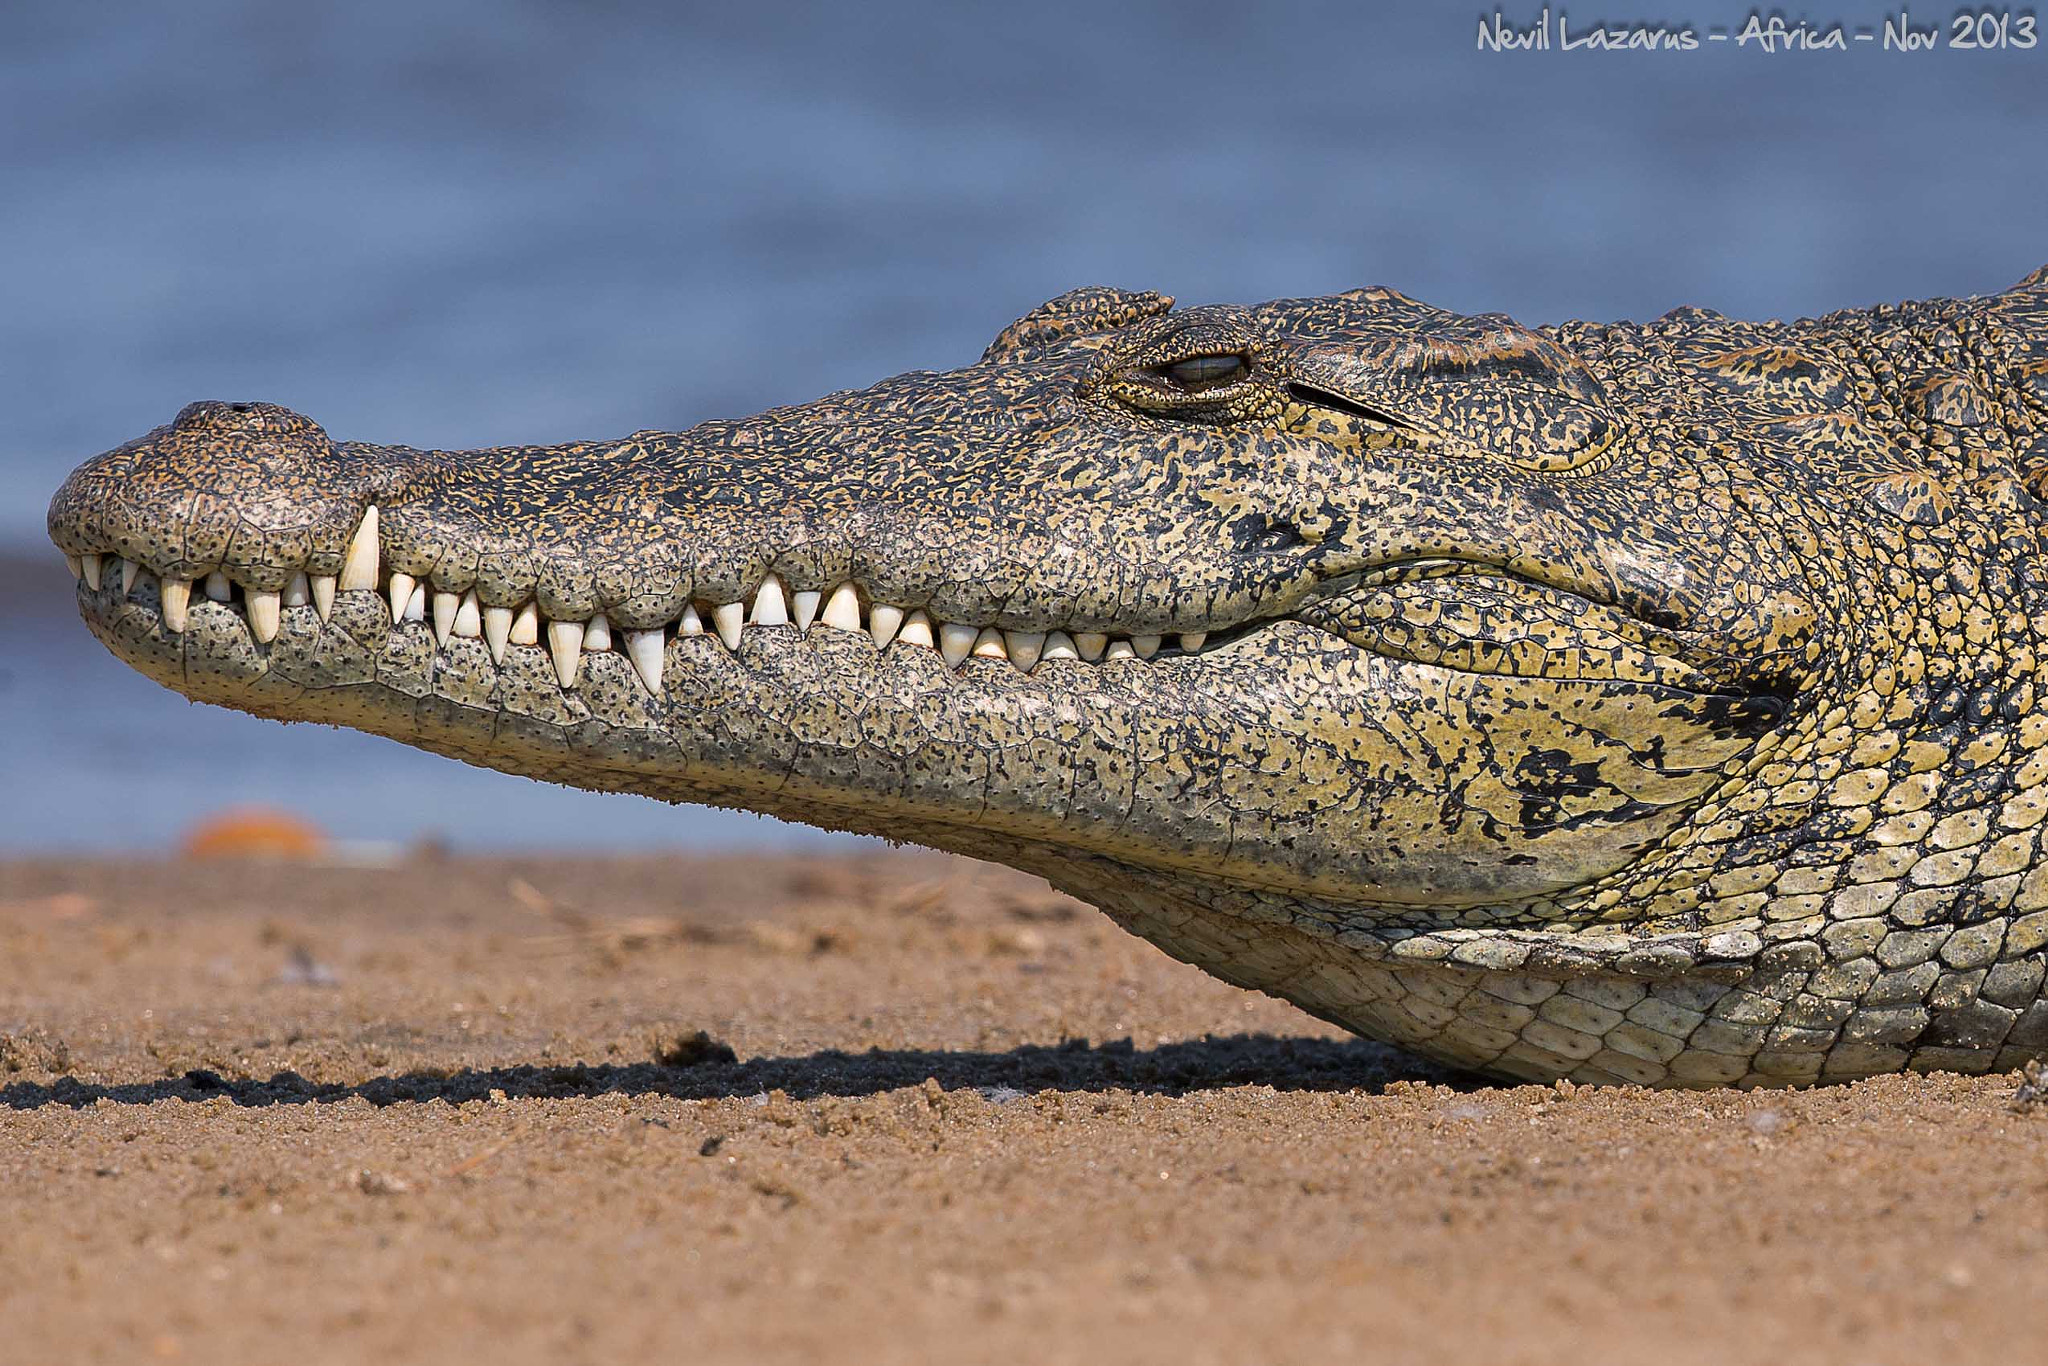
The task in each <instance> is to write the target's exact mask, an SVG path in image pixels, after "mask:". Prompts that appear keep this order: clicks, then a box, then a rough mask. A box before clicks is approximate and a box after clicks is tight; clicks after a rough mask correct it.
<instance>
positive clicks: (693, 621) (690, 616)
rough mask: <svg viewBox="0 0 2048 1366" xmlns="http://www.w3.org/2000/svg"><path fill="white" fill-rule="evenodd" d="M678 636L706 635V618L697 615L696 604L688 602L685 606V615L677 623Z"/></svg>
mask: <svg viewBox="0 0 2048 1366" xmlns="http://www.w3.org/2000/svg"><path fill="white" fill-rule="evenodd" d="M676 634H677V635H679V636H701V635H703V634H704V618H702V617H700V616H698V615H697V604H696V603H694V602H686V603H684V604H683V615H682V616H681V617H680V618H679V619H678V620H677V621H676Z"/></svg>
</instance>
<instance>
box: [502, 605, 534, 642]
mask: <svg viewBox="0 0 2048 1366" xmlns="http://www.w3.org/2000/svg"><path fill="white" fill-rule="evenodd" d="M505 638H506V639H507V640H509V641H511V642H512V643H513V644H514V645H538V644H540V609H539V608H538V607H536V606H534V605H533V604H532V603H530V602H529V603H526V604H524V605H522V606H521V607H520V609H519V610H518V611H517V612H515V613H513V614H512V630H511V632H510V633H509V634H508V635H507V636H506V637H505Z"/></svg>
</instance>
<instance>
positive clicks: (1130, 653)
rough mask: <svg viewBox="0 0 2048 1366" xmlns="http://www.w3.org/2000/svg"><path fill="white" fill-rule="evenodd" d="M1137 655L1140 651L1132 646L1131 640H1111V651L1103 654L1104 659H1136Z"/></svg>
mask: <svg viewBox="0 0 2048 1366" xmlns="http://www.w3.org/2000/svg"><path fill="white" fill-rule="evenodd" d="M1137 657H1138V652H1137V651H1136V650H1134V649H1132V648H1131V642H1129V641H1128V640H1112V641H1111V642H1109V653H1107V654H1105V655H1104V656H1103V658H1104V659H1136V658H1137Z"/></svg>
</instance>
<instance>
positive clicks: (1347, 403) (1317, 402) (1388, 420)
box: [1287, 380, 1415, 431]
mask: <svg viewBox="0 0 2048 1366" xmlns="http://www.w3.org/2000/svg"><path fill="white" fill-rule="evenodd" d="M1287 392H1288V393H1290V394H1292V395H1294V397H1296V398H1297V399H1300V400H1301V401H1302V402H1303V403H1306V404H1309V405H1311V406H1312V407H1317V408H1330V409H1334V410H1335V411H1337V412H1340V413H1349V414H1351V415H1352V416H1353V417H1362V418H1364V419H1365V420H1366V421H1367V422H1377V423H1379V424H1380V425H1381V426H1382V427H1398V428H1400V429H1401V430H1402V431H1414V430H1415V424H1414V423H1412V422H1408V421H1406V420H1404V419H1402V418H1398V417H1395V416H1394V415H1393V414H1392V413H1389V412H1385V411H1383V410H1381V409H1379V408H1374V407H1371V406H1369V405H1367V404H1364V403H1360V402H1359V401H1358V400H1356V399H1351V398H1346V397H1344V395H1342V394H1339V393H1333V392H1331V391H1330V390H1328V389H1322V388H1318V387H1317V386H1316V385H1313V384H1303V383H1302V382H1301V381H1300V380H1289V381H1287Z"/></svg>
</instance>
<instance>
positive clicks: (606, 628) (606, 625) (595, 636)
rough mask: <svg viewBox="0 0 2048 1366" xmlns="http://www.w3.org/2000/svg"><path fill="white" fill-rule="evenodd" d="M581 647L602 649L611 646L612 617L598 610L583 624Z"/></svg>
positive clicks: (607, 648)
mask: <svg viewBox="0 0 2048 1366" xmlns="http://www.w3.org/2000/svg"><path fill="white" fill-rule="evenodd" d="M583 648H584V649H586V650H598V651H604V650H609V649H611V648H612V619H611V618H610V617H608V616H606V615H605V614H604V613H602V612H599V613H598V614H597V615H596V616H594V617H592V618H591V619H590V620H589V621H588V622H585V623H584V626H583Z"/></svg>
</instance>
